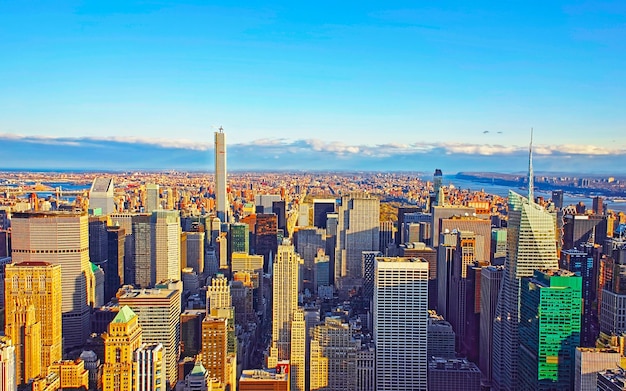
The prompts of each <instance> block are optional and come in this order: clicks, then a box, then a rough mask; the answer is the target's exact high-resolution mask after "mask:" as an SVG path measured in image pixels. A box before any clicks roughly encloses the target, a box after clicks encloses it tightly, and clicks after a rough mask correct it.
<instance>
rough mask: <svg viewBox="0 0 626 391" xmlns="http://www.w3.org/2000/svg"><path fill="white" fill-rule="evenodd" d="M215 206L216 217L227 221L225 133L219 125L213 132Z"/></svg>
mask: <svg viewBox="0 0 626 391" xmlns="http://www.w3.org/2000/svg"><path fill="white" fill-rule="evenodd" d="M215 207H216V210H217V217H219V219H220V220H221V221H223V222H228V217H229V216H228V195H227V194H226V134H225V133H224V129H222V127H220V129H219V132H215Z"/></svg>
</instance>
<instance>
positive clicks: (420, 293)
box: [374, 257, 428, 391]
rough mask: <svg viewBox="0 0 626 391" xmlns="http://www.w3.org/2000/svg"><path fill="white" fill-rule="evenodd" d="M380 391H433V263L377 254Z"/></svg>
mask: <svg viewBox="0 0 626 391" xmlns="http://www.w3.org/2000/svg"><path fill="white" fill-rule="evenodd" d="M374 267H375V268H374V342H375V343H376V364H375V365H376V390H378V391H384V390H389V391H392V390H393V391H403V390H406V391H408V390H411V391H416V390H420V391H421V390H424V391H426V390H427V387H428V382H427V373H428V365H427V328H428V261H426V260H424V259H421V258H400V257H397V258H387V257H380V258H376V263H375V266H374Z"/></svg>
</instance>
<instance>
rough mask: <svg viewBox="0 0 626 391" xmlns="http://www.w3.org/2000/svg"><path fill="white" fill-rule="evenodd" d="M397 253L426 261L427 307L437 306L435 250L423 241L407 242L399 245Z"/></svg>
mask: <svg viewBox="0 0 626 391" xmlns="http://www.w3.org/2000/svg"><path fill="white" fill-rule="evenodd" d="M397 255H398V256H400V257H408V258H423V259H425V260H426V261H428V301H429V302H428V308H431V309H434V308H437V300H438V297H439V291H438V288H439V287H438V284H439V281H438V279H439V273H438V270H437V263H438V260H437V251H436V250H435V249H433V248H431V247H428V246H426V244H425V243H423V242H409V243H404V244H401V245H400V247H399V248H398V254H397Z"/></svg>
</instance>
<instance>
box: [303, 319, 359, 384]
mask: <svg viewBox="0 0 626 391" xmlns="http://www.w3.org/2000/svg"><path fill="white" fill-rule="evenodd" d="M312 334H313V335H312V338H311V358H310V360H311V364H310V365H311V369H312V370H311V389H312V390H318V389H319V390H336V391H350V390H355V389H357V388H356V355H357V352H359V351H360V350H361V343H360V341H359V340H357V339H355V338H353V336H352V334H353V332H352V330H351V329H350V325H349V324H347V323H344V322H343V321H342V319H341V318H340V317H333V316H329V317H326V319H324V323H323V324H320V325H318V326H315V327H314V328H313V332H312ZM313 368H316V369H317V370H313Z"/></svg>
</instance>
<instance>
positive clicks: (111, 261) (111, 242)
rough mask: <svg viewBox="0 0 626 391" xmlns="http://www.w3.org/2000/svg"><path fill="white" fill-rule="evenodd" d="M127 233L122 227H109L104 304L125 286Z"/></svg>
mask: <svg viewBox="0 0 626 391" xmlns="http://www.w3.org/2000/svg"><path fill="white" fill-rule="evenodd" d="M125 243H126V232H125V231H124V228H122V227H107V263H106V265H105V267H104V281H105V283H104V302H105V303H108V302H109V301H110V300H111V298H113V297H114V296H115V293H116V292H117V289H118V288H119V287H120V286H121V285H122V284H124V261H125V255H124V253H125Z"/></svg>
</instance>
